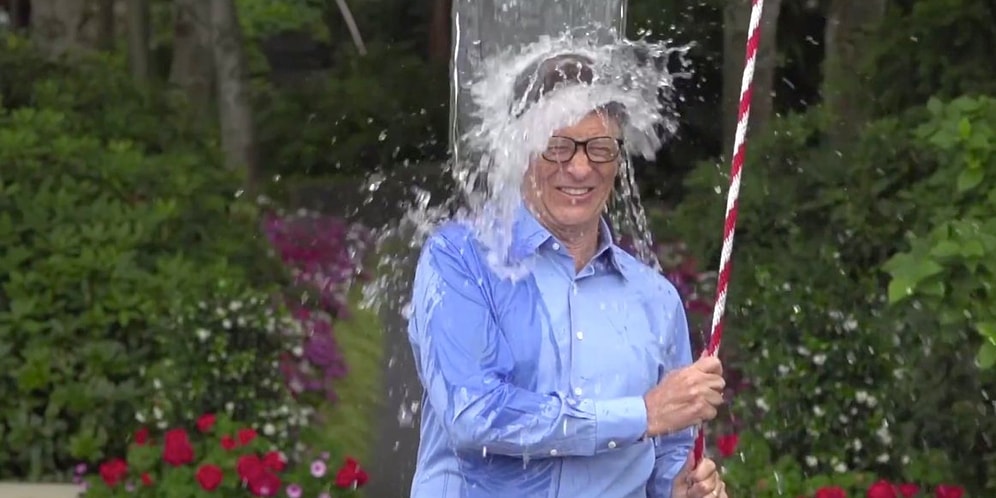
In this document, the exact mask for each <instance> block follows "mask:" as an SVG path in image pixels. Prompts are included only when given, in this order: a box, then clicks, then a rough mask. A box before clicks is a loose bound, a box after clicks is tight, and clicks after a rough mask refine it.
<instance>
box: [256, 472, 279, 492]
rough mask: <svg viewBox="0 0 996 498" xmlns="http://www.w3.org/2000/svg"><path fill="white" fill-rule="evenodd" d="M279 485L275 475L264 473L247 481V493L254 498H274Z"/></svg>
mask: <svg viewBox="0 0 996 498" xmlns="http://www.w3.org/2000/svg"><path fill="white" fill-rule="evenodd" d="M281 484H282V483H281V482H280V478H279V477H277V475H276V474H271V473H270V472H265V471H264V472H262V473H260V474H259V475H257V476H255V477H253V478H252V479H250V480H249V491H251V492H252V494H254V495H256V496H276V494H277V492H278V491H280V486H281Z"/></svg>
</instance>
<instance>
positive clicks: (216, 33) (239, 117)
mask: <svg viewBox="0 0 996 498" xmlns="http://www.w3.org/2000/svg"><path fill="white" fill-rule="evenodd" d="M201 1H203V0H201ZM210 5H211V12H210V16H211V33H212V46H213V47H212V48H213V53H214V61H215V77H216V78H217V82H218V117H219V121H220V122H221V145H222V150H223V152H224V154H225V165H226V166H227V167H228V168H231V169H236V168H245V172H246V187H247V190H249V191H250V192H253V190H254V187H255V185H256V181H257V179H258V174H257V169H256V168H257V165H256V153H255V134H254V130H253V120H252V109H251V108H250V106H249V77H248V73H247V71H246V62H245V47H244V43H243V39H242V30H241V28H240V27H239V22H238V13H237V12H236V9H235V2H234V0H210Z"/></svg>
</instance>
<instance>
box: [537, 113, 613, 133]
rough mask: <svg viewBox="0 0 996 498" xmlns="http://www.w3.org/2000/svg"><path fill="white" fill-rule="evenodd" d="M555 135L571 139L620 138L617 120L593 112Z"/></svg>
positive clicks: (556, 131)
mask: <svg viewBox="0 0 996 498" xmlns="http://www.w3.org/2000/svg"><path fill="white" fill-rule="evenodd" d="M553 134H554V135H559V136H564V137H571V138H590V137H606V136H608V137H616V138H618V137H619V125H618V123H616V120H615V119H613V118H612V117H611V116H609V115H608V114H606V113H604V112H597V111H592V112H590V113H588V114H587V115H586V116H585V117H583V118H581V119H580V120H579V121H578V122H576V123H574V124H573V125H571V126H566V127H564V128H560V129H558V130H555V131H554V132H553Z"/></svg>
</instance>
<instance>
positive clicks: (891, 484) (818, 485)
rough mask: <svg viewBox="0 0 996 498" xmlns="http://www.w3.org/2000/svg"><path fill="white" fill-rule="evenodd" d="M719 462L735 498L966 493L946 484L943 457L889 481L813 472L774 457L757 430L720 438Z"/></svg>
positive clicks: (904, 497) (917, 461)
mask: <svg viewBox="0 0 996 498" xmlns="http://www.w3.org/2000/svg"><path fill="white" fill-rule="evenodd" d="M717 446H718V449H719V461H720V463H721V465H722V469H723V476H724V479H725V480H726V483H727V486H728V487H729V489H730V490H731V496H752V497H757V498H767V497H771V498H774V497H782V496H795V497H800V498H848V497H851V498H858V497H866V498H926V497H928V496H932V497H934V498H962V496H964V494H965V489H964V488H963V487H961V486H958V485H954V484H951V483H950V482H948V481H947V480H946V476H948V475H950V471H949V469H947V466H948V465H949V464H948V462H946V461H945V460H944V458H943V456H942V455H939V454H938V453H936V452H935V453H931V452H926V453H922V454H917V455H914V456H913V457H911V458H910V459H909V460H908V462H907V463H908V465H907V466H906V469H905V471H904V472H903V475H902V477H900V478H898V479H896V480H895V481H890V480H886V479H883V478H881V477H878V476H876V475H875V474H873V473H870V472H855V471H848V472H831V473H823V474H821V473H814V472H812V471H811V469H810V467H809V466H808V465H805V464H802V463H800V462H797V461H795V460H794V459H792V458H791V457H787V456H782V457H780V458H777V459H776V458H774V457H773V454H772V450H771V447H770V446H769V445H768V444H767V442H766V440H765V438H764V437H762V436H761V435H759V434H756V433H753V432H744V433H741V434H735V433H734V434H726V435H724V436H722V437H720V438H719V444H718V445H717Z"/></svg>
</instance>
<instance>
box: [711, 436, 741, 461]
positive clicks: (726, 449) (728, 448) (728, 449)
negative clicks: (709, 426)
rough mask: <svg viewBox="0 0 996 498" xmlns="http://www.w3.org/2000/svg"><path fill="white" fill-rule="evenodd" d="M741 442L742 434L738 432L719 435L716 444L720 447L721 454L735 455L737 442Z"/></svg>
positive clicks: (726, 455) (725, 455)
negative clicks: (739, 434)
mask: <svg viewBox="0 0 996 498" xmlns="http://www.w3.org/2000/svg"><path fill="white" fill-rule="evenodd" d="M739 442H740V436H738V435H736V434H726V435H723V436H719V438H718V439H716V446H717V447H719V454H720V455H723V456H724V457H729V456H733V453H735V452H736V451H737V443H739Z"/></svg>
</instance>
